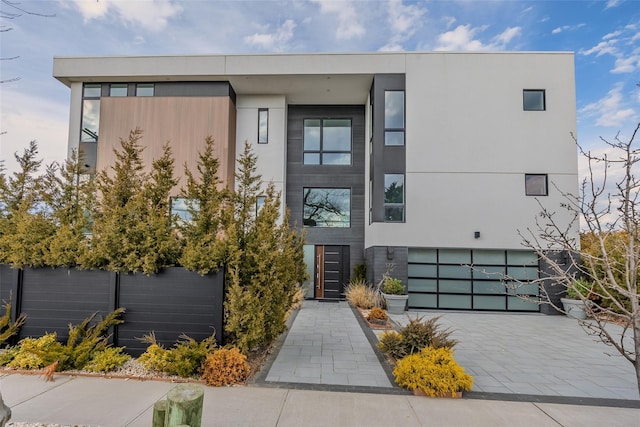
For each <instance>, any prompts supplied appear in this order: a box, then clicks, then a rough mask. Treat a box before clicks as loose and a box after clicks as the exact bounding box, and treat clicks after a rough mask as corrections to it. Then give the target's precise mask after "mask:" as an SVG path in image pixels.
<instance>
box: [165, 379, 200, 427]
mask: <svg viewBox="0 0 640 427" xmlns="http://www.w3.org/2000/svg"><path fill="white" fill-rule="evenodd" d="M203 402H204V389H203V388H202V386H199V385H197V384H180V385H177V386H176V387H174V388H172V389H171V390H170V391H169V394H167V413H166V414H165V420H164V421H165V422H164V425H165V427H176V426H179V425H182V424H186V425H189V426H191V427H200V424H201V422H202V404H203Z"/></svg>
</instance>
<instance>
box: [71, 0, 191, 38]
mask: <svg viewBox="0 0 640 427" xmlns="http://www.w3.org/2000/svg"><path fill="white" fill-rule="evenodd" d="M72 4H74V5H75V6H76V8H77V9H78V11H79V12H80V14H81V15H82V17H83V19H84V22H85V23H87V22H88V21H90V20H92V19H107V18H108V17H109V16H112V15H113V14H115V16H116V17H118V18H119V19H121V20H122V21H124V22H125V23H128V24H131V25H132V26H135V27H138V26H140V27H142V28H144V29H146V30H148V31H153V32H159V31H162V30H164V29H165V28H166V27H167V24H168V22H169V19H170V18H172V17H173V16H176V15H178V14H180V13H181V12H182V10H183V9H182V6H181V5H180V4H179V3H178V2H177V1H175V0H146V1H124V0H112V1H92V0H72Z"/></svg>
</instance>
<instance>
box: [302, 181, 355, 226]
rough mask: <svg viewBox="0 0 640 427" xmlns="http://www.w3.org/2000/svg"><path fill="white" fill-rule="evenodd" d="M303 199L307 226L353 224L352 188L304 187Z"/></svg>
mask: <svg viewBox="0 0 640 427" xmlns="http://www.w3.org/2000/svg"><path fill="white" fill-rule="evenodd" d="M302 199H303V204H304V207H303V212H302V223H303V224H304V226H305V227H340V228H347V227H350V226H351V189H349V188H304V189H303V197H302Z"/></svg>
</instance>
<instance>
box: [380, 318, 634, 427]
mask: <svg viewBox="0 0 640 427" xmlns="http://www.w3.org/2000/svg"><path fill="white" fill-rule="evenodd" d="M438 315H441V316H442V317H441V321H440V323H441V324H442V325H443V326H444V327H450V328H451V329H453V330H454V331H455V332H454V333H453V335H452V336H453V338H455V339H457V340H458V341H459V344H458V345H456V347H455V359H456V361H457V362H458V363H459V364H460V365H462V366H464V368H465V369H466V370H467V372H469V373H470V374H471V375H473V377H474V378H473V380H474V386H473V390H474V393H477V392H480V393H483V392H484V393H504V394H511V395H513V394H515V395H521V396H522V395H531V396H557V397H579V398H583V397H584V398H599V399H627V400H638V399H639V397H638V388H637V385H636V378H635V371H634V370H633V367H632V366H631V363H629V362H628V361H627V360H626V359H624V358H623V357H622V356H620V355H618V354H617V352H616V350H615V349H614V348H612V347H608V346H605V345H604V344H603V343H602V342H600V341H599V340H598V338H597V337H591V336H588V335H587V334H586V333H585V331H584V330H583V329H582V328H581V327H580V326H579V325H578V322H577V321H576V320H574V319H571V318H569V317H566V316H547V315H543V314H537V313H536V314H518V313H504V314H502V313H499V314H495V313H473V312H439V313H438V312H432V311H425V312H412V313H407V315H391V316H390V317H391V318H392V320H394V321H395V322H397V323H398V324H401V325H404V324H406V323H407V322H408V319H409V316H411V317H415V316H425V318H429V317H433V316H438ZM618 330H621V329H620V328H618ZM607 354H609V355H610V356H609V355H607ZM636 425H638V426H640V421H638V423H637V424H636Z"/></svg>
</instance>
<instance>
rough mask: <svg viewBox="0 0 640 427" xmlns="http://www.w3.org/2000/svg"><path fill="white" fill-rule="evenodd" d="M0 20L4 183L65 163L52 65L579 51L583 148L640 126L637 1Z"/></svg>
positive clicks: (145, 10) (78, 13) (313, 6)
mask: <svg viewBox="0 0 640 427" xmlns="http://www.w3.org/2000/svg"><path fill="white" fill-rule="evenodd" d="M20 9H21V10H20ZM0 12H1V13H0V16H1V17H0V25H1V26H2V27H1V28H0V30H1V31H0V57H1V58H2V60H0V80H1V81H2V83H0V132H1V135H0V159H3V160H5V162H4V163H5V167H6V169H7V173H11V172H12V171H14V170H15V168H16V164H15V160H14V156H13V155H14V153H15V152H19V153H21V152H22V151H23V150H24V149H25V148H26V147H27V146H28V145H29V142H30V141H31V140H36V141H37V142H38V146H39V151H40V158H42V159H43V160H44V163H45V164H48V163H50V162H53V161H62V160H64V158H65V156H66V154H67V140H68V136H67V135H68V123H69V95H70V91H69V89H68V88H67V87H66V86H65V85H63V84H62V83H60V82H58V81H57V80H56V79H54V78H53V77H52V67H53V57H54V56H109V55H181V54H234V53H265V52H266V53H269V52H278V53H279V52H285V53H286V52H298V53H300V52H305V53H310V52H377V51H409V52H410V51H572V52H574V53H575V73H576V109H577V116H578V120H577V136H578V139H579V142H580V144H581V145H582V146H584V147H586V148H587V149H591V150H594V151H598V150H602V149H603V146H604V144H603V143H602V142H601V140H600V139H599V138H600V137H604V138H607V139H613V138H615V136H616V134H617V133H618V132H620V138H621V139H624V138H628V137H629V136H630V135H631V131H632V130H633V129H634V128H635V125H636V124H637V123H638V121H639V120H640V87H638V86H637V84H638V83H640V1H639V0H603V1H595V0H594V1H587V0H584V1H403V0H386V1H382V0H369V1H364V0H363V1H327V0H309V1H275V0H261V1H243V0H239V1H211V0H209V1H203V0H186V1H177V0H129V1H125V0H68V1H61V0H60V1H58V0H40V1H38V0H0ZM13 14H15V15H16V16H13ZM569 131H570V129H568V130H567V133H569ZM639 139H640V138H639ZM638 142H640V141H638ZM581 172H584V166H581Z"/></svg>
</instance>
